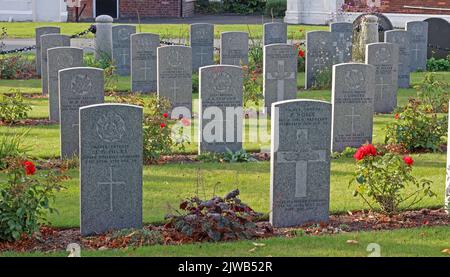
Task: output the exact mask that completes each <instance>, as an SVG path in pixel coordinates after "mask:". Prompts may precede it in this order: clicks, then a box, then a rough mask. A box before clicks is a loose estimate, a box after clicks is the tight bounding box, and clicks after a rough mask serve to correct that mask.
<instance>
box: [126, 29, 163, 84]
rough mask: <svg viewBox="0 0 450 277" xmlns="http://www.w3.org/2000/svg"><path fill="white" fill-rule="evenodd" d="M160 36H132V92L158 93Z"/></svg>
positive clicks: (141, 34)
mask: <svg viewBox="0 0 450 277" xmlns="http://www.w3.org/2000/svg"><path fill="white" fill-rule="evenodd" d="M159 43H160V40H159V35H156V34H144V33H140V34H133V35H131V91H133V92H142V93H149V92H156V90H157V84H156V80H157V72H156V71H157V70H156V67H157V65H156V64H157V63H156V51H157V49H158V47H159V46H160V44H159Z"/></svg>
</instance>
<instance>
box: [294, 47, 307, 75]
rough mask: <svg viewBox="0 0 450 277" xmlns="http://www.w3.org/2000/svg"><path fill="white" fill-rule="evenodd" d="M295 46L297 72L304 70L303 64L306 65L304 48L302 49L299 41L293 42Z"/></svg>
mask: <svg viewBox="0 0 450 277" xmlns="http://www.w3.org/2000/svg"><path fill="white" fill-rule="evenodd" d="M294 46H295V48H296V49H297V52H298V56H297V71H298V72H305V65H306V52H305V49H303V47H302V45H301V44H300V43H296V44H294Z"/></svg>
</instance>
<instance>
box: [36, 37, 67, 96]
mask: <svg viewBox="0 0 450 277" xmlns="http://www.w3.org/2000/svg"><path fill="white" fill-rule="evenodd" d="M62 46H67V47H68V46H70V37H69V36H65V35H59V34H48V35H42V36H41V76H42V77H41V85H42V93H43V94H48V65H47V64H48V56H47V50H48V49H50V48H54V47H62Z"/></svg>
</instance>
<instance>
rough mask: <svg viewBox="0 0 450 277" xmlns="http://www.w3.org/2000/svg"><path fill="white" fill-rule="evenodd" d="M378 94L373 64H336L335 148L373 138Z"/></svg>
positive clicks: (334, 81) (334, 75)
mask: <svg viewBox="0 0 450 277" xmlns="http://www.w3.org/2000/svg"><path fill="white" fill-rule="evenodd" d="M374 95H375V67H374V66H373V65H368V64H361V63H346V64H338V65H335V66H333V88H332V101H333V128H332V129H333V130H332V138H333V141H332V150H333V152H341V151H343V150H344V149H345V148H347V147H360V146H361V145H362V144H365V143H367V142H368V143H371V142H372V132H373V103H374Z"/></svg>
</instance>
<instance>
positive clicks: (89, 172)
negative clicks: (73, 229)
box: [80, 104, 143, 236]
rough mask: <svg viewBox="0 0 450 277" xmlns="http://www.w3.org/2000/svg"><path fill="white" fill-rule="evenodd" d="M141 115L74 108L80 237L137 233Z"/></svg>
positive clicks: (115, 108) (122, 108) (126, 109)
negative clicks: (76, 115) (76, 113)
mask: <svg viewBox="0 0 450 277" xmlns="http://www.w3.org/2000/svg"><path fill="white" fill-rule="evenodd" d="M142 118H143V109H142V108H141V107H138V106H131V105H124V104H100V105H92V106H86V107H82V108H80V184H81V235H82V236H88V235H94V234H101V233H105V232H107V231H109V230H112V229H129V228H141V227H142V163H143V160H142V147H143V144H142Z"/></svg>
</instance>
